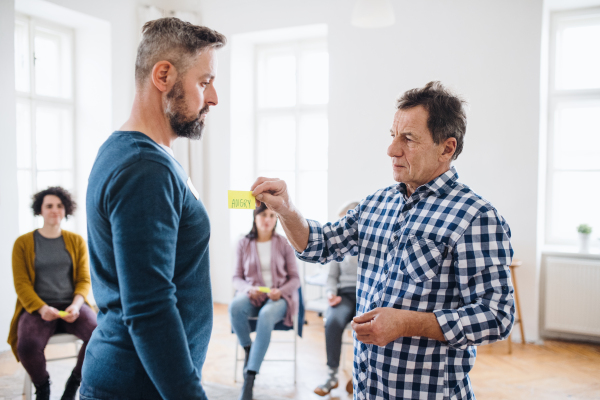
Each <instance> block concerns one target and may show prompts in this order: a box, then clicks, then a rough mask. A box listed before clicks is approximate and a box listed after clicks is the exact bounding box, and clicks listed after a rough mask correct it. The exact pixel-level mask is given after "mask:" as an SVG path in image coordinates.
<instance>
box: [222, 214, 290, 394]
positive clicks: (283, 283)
mask: <svg viewBox="0 0 600 400" xmlns="http://www.w3.org/2000/svg"><path fill="white" fill-rule="evenodd" d="M276 225H277V216H276V215H275V213H274V212H273V211H271V210H269V209H268V208H267V207H266V206H265V205H264V203H263V204H261V206H260V207H259V208H257V209H256V210H254V223H253V225H252V230H251V231H250V233H249V234H247V235H246V236H245V237H244V238H243V239H241V240H240V242H239V244H238V248H237V265H236V269H235V274H234V275H233V286H234V287H235V289H236V290H237V293H236V296H235V298H234V299H233V301H232V302H231V304H230V305H229V317H230V319H231V326H232V327H233V331H234V332H235V334H236V335H237V337H238V339H239V341H240V344H241V345H242V346H243V347H244V351H245V353H246V357H245V361H244V372H245V373H244V386H243V387H242V393H241V395H240V400H252V388H253V386H254V378H255V376H256V374H257V373H258V372H259V370H260V364H261V363H262V361H263V359H264V357H265V354H266V352H267V349H268V348H269V342H270V341H271V331H272V330H273V328H274V327H275V325H276V324H277V323H278V322H280V321H283V323H284V325H287V326H290V327H291V326H293V322H292V316H293V315H295V314H296V313H297V312H298V288H299V287H300V278H299V276H298V269H297V267H296V257H295V255H294V250H293V249H292V247H291V246H290V245H289V244H288V242H287V239H285V238H284V237H283V236H280V235H278V234H276V233H275V227H276ZM261 286H262V287H267V288H270V292H269V293H263V292H261V291H260V290H259V287H261ZM248 317H258V321H257V324H256V339H255V340H254V343H252V340H251V339H250V325H249V323H248Z"/></svg>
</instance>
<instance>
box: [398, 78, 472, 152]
mask: <svg viewBox="0 0 600 400" xmlns="http://www.w3.org/2000/svg"><path fill="white" fill-rule="evenodd" d="M465 105H466V101H464V100H463V99H461V98H460V97H459V96H457V95H456V94H454V93H452V92H451V91H450V90H449V89H447V88H446V87H444V85H442V84H441V83H440V82H438V81H432V82H429V83H428V84H427V85H425V87H424V88H422V89H420V88H417V89H411V90H408V91H406V92H405V93H404V94H403V95H402V96H400V97H399V98H398V100H397V102H396V107H397V108H398V110H407V109H410V108H414V107H417V106H423V108H425V109H426V110H427V112H428V113H429V118H428V119H427V128H429V131H430V132H431V136H432V138H433V142H434V143H435V144H440V143H441V142H443V141H445V140H446V139H448V138H455V139H456V151H455V152H454V155H453V156H452V159H453V160H456V159H457V158H458V155H459V154H460V153H461V152H462V150H463V145H464V140H465V134H466V132H467V114H466V112H465V107H464V106H465Z"/></svg>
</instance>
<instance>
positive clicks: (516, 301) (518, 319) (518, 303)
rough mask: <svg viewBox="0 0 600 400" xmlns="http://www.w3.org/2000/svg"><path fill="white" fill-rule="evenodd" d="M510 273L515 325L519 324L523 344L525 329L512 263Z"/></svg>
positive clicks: (524, 341)
mask: <svg viewBox="0 0 600 400" xmlns="http://www.w3.org/2000/svg"><path fill="white" fill-rule="evenodd" d="M510 274H511V277H512V283H513V287H514V288H515V303H516V308H517V320H516V321H515V325H516V324H519V329H520V331H521V343H523V344H525V343H526V340H525V329H524V328H523V317H521V301H520V300H519V290H518V288H517V276H516V274H515V269H514V267H513V266H512V265H511V267H510Z"/></svg>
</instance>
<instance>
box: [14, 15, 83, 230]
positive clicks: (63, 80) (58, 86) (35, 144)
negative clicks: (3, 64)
mask: <svg viewBox="0 0 600 400" xmlns="http://www.w3.org/2000/svg"><path fill="white" fill-rule="evenodd" d="M15 75H16V79H15V89H16V91H17V167H18V170H17V179H18V188H19V189H18V190H19V231H20V232H21V233H25V232H28V231H31V230H33V229H35V228H37V227H40V226H41V224H42V221H41V218H40V217H37V218H34V217H33V215H32V212H31V208H30V206H31V197H32V195H33V193H36V192H37V191H39V190H43V189H45V188H47V187H48V186H62V187H64V188H65V189H67V190H69V191H72V190H73V189H74V182H75V176H74V174H75V166H74V164H75V161H74V152H73V147H74V135H73V126H74V115H73V114H74V110H73V109H74V102H73V32H72V31H71V30H69V29H66V28H64V27H60V26H55V25H53V24H50V23H46V22H42V21H40V20H37V19H34V18H29V17H26V16H18V17H17V18H16V20H15ZM73 226H74V222H73V221H72V219H71V218H70V219H69V221H67V222H66V223H65V225H64V227H65V228H66V229H73V228H72V227H73Z"/></svg>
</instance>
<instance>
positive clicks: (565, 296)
mask: <svg viewBox="0 0 600 400" xmlns="http://www.w3.org/2000/svg"><path fill="white" fill-rule="evenodd" d="M545 297H546V299H545V303H546V309H545V328H546V329H547V330H552V331H560V332H569V333H578V334H582V335H594V336H600V260H582V259H577V258H562V257H548V258H547V259H546V296H545Z"/></svg>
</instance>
